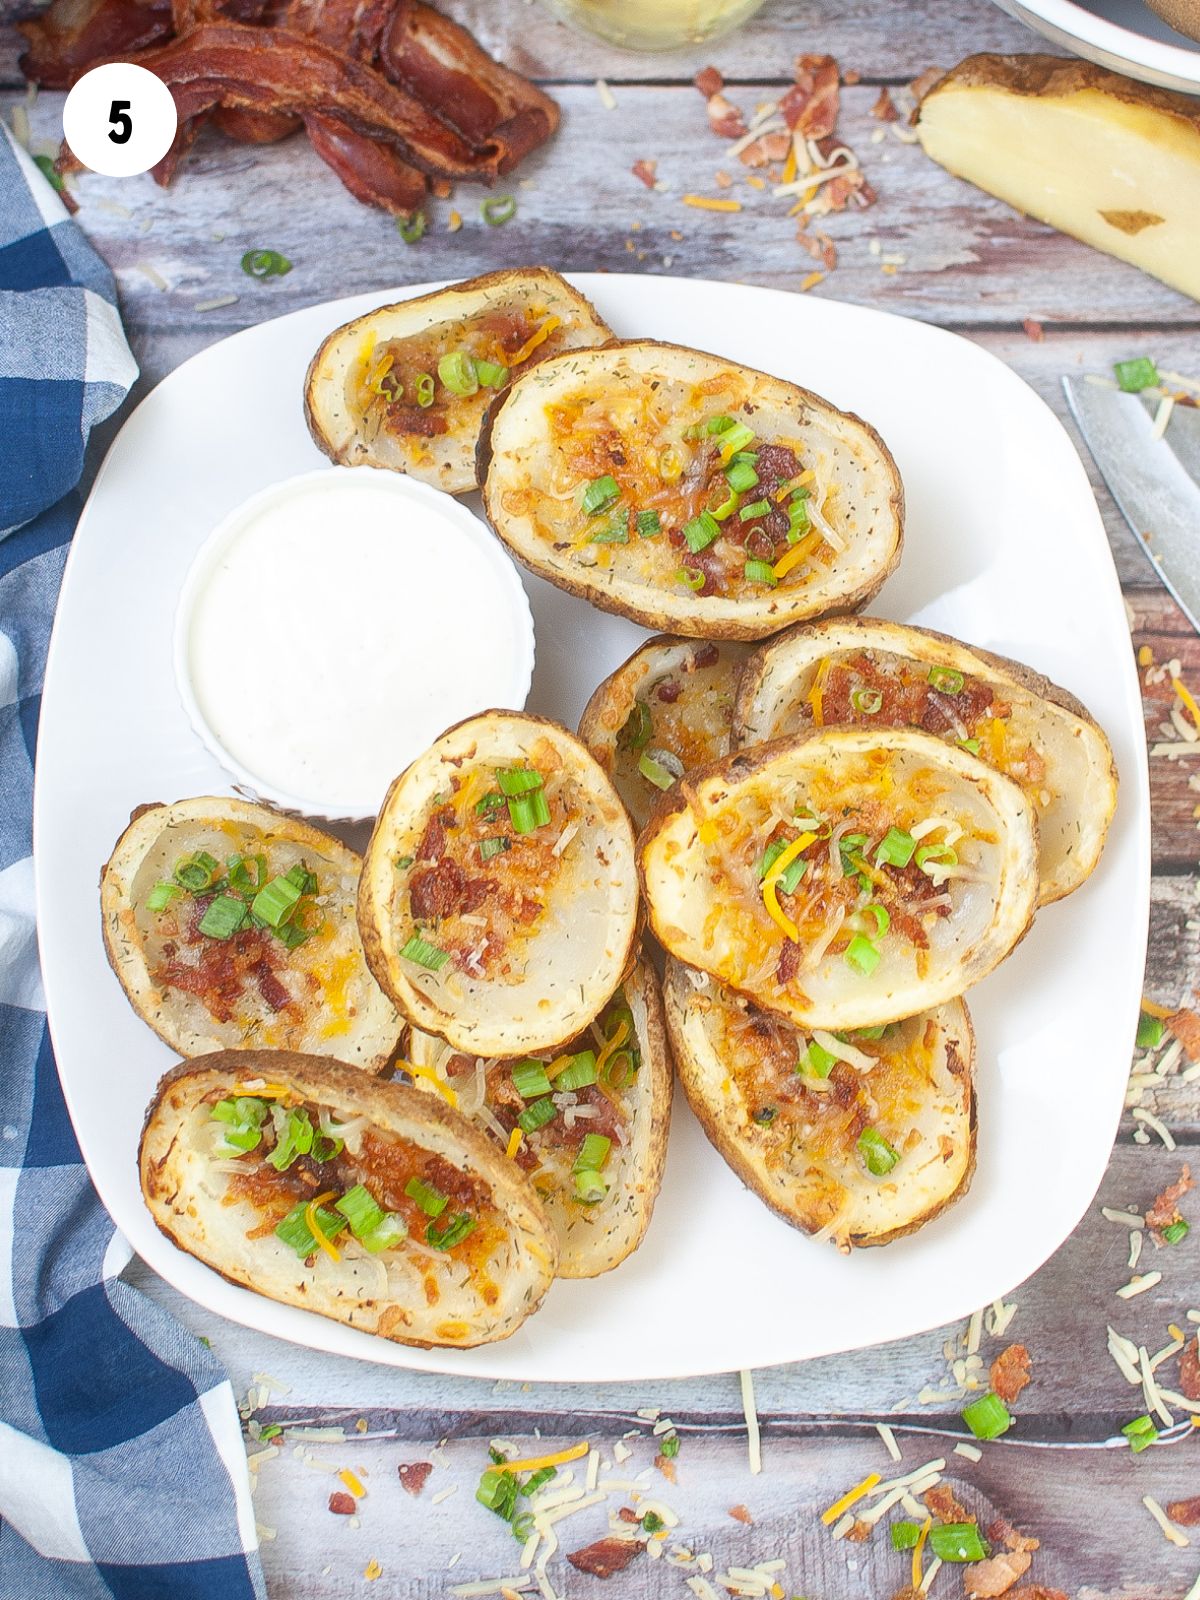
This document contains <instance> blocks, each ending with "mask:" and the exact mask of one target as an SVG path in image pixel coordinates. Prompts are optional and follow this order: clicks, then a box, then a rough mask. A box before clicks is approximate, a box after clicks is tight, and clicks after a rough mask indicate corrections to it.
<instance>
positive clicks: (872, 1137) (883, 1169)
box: [858, 1128, 970, 1426]
mask: <svg viewBox="0 0 1200 1600" xmlns="http://www.w3.org/2000/svg"><path fill="white" fill-rule="evenodd" d="M858 1153H859V1155H860V1156H861V1157H862V1158H863V1161H864V1162H865V1163H866V1168H867V1171H868V1172H869V1173H870V1174H871V1176H872V1177H873V1178H885V1177H886V1176H887V1174H888V1173H889V1172H890V1171H891V1170H892V1168H893V1167H894V1166H895V1165H896V1163H897V1161H899V1159H900V1152H899V1151H898V1150H893V1149H892V1147H891V1145H890V1144H889V1143H888V1142H887V1140H886V1139H885V1138H884V1137H883V1135H882V1134H881V1133H879V1132H878V1131H877V1130H876V1129H875V1128H864V1129H863V1131H862V1132H861V1133H860V1134H859V1136H858ZM968 1426H970V1424H968Z"/></svg>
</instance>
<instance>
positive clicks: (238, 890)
mask: <svg viewBox="0 0 1200 1600" xmlns="http://www.w3.org/2000/svg"><path fill="white" fill-rule="evenodd" d="M225 865H226V866H227V867H228V868H229V887H230V888H231V889H232V890H233V892H234V893H235V894H241V895H247V896H248V897H249V898H250V899H253V898H254V896H255V895H256V894H257V893H258V891H259V890H260V889H262V888H264V887H265V886H266V882H267V858H266V856H263V855H257V856H255V857H254V858H253V862H252V863H251V861H249V860H247V858H246V857H245V856H230V857H229V860H228V861H227V862H226V863H225ZM251 865H253V867H254V871H253V872H251V871H250V868H251Z"/></svg>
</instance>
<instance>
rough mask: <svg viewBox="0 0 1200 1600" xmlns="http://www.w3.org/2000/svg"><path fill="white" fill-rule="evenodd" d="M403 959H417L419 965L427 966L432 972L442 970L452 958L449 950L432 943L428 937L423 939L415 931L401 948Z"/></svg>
mask: <svg viewBox="0 0 1200 1600" xmlns="http://www.w3.org/2000/svg"><path fill="white" fill-rule="evenodd" d="M400 959H401V961H415V962H416V963H417V965H418V966H419V967H427V968H428V969H429V971H430V972H440V971H441V970H442V968H443V967H444V966H445V965H446V963H447V961H449V959H450V952H449V950H443V949H441V948H440V946H438V945H436V944H430V942H429V940H428V939H422V937H421V935H420V934H419V933H414V934H413V936H412V938H411V939H409V940H407V941H406V942H405V944H404V945H403V946H402V947H401V950H400Z"/></svg>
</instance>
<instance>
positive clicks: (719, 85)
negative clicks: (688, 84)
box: [692, 67, 725, 100]
mask: <svg viewBox="0 0 1200 1600" xmlns="http://www.w3.org/2000/svg"><path fill="white" fill-rule="evenodd" d="M692 82H693V83H694V84H695V85H696V87H697V89H699V91H700V93H701V94H702V95H703V96H704V98H705V99H706V100H711V99H712V97H713V95H714V94H720V92H721V90H722V89H723V88H724V87H725V79H724V78H723V77H722V76H721V74H720V72H719V71H718V70H717V68H716V67H701V69H700V71H699V72H698V73H697V74H696V76H695V77H694V78H693V79H692Z"/></svg>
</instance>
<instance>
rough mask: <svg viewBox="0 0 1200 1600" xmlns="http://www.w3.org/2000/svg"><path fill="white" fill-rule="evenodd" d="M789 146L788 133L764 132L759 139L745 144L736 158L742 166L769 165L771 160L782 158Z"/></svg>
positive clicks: (790, 144) (780, 159)
mask: <svg viewBox="0 0 1200 1600" xmlns="http://www.w3.org/2000/svg"><path fill="white" fill-rule="evenodd" d="M791 148H792V140H791V135H790V134H787V133H764V134H763V136H762V138H761V139H755V141H754V143H753V144H748V145H747V146H746V148H745V149H744V150H743V151H742V152H741V153H740V154H739V156H738V160H739V161H740V162H741V163H742V165H743V166H744V167H769V166H770V164H771V163H772V161H782V160H784V158H785V157H786V156H787V154H788V152H789V151H790V150H791Z"/></svg>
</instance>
